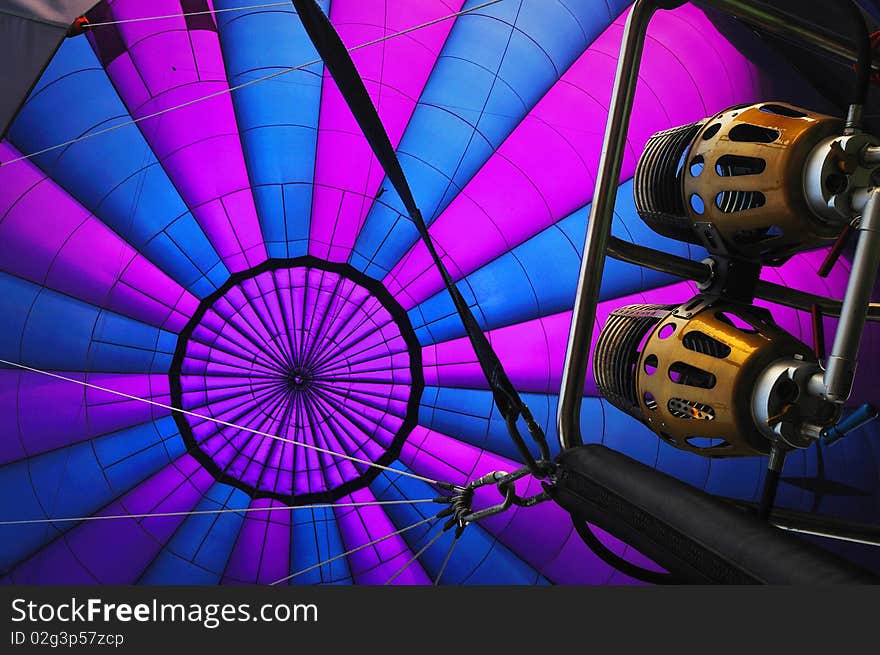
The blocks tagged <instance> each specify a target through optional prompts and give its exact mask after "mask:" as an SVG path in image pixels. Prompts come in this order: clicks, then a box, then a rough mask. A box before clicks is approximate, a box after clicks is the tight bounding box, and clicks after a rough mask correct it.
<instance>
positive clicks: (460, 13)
mask: <svg viewBox="0 0 880 655" xmlns="http://www.w3.org/2000/svg"><path fill="white" fill-rule="evenodd" d="M503 1H504V0H490V1H489V2H485V3H483V4H481V5H477V6H475V7H471V8H470V9H463V10H462V11H458V12H455V13H453V14H448V15H446V16H441V17H440V18H435V19H433V20H430V21H428V22H426V23H421V24H420V25H415V26H413V27H409V28H407V29H404V30H400V31H399V32H393V33H391V34H387V35H385V36H383V37H380V38H378V39H373V40H372V41H367V42H365V43H361V44H360V45H356V46H354V47H352V48H350V49H349V50H348V52H349V53H352V52H356V51H358V50H362V49H363V48H368V47H370V46H373V45H376V44H379V43H382V42H384V41H388V40H389V39H393V38H396V37H399V36H404V35H406V34H410V33H412V32H415V31H417V30H420V29H424V28H426V27H431V26H432V25H436V24H437V23H442V22H443V21H446V20H450V19H452V18H457V17H459V16H464V15H465V14H470V13H473V12H475V11H479V10H480V9H485V8H486V7H490V6H491V5H495V4H498V3H499V2H503ZM320 63H321V59H313V60H312V61H309V62H306V63H304V64H299V65H298V66H293V67H291V68H283V69H281V70H279V71H275V72H274V73H270V74H268V75H264V76H262V77H257V78H255V79H253V80H249V81H247V82H242V83H241V84H238V85H236V86H231V87H228V88H225V89H221V90H220V91H215V92H214V93H209V94H208V95H205V96H201V97H199V98H194V99H192V100H188V101H187V102H183V103H180V104H179V105H174V106H173V107H167V108H165V109H161V110H159V111H155V112H152V113H150V114H147V115H146V116H141V117H140V118H133V119H131V120H129V121H123V122H122V123H117V124H116V125H111V126H110V127H106V128H103V129H100V130H97V131H95V132H89V133H87V134H84V135H82V136H79V137H76V138H74V139H69V140H68V141H64V142H62V143H59V144H57V145H54V146H49V147H47V148H43V149H41V150H37V151H36V152H31V153H29V154H26V155H22V156H20V157H15V158H14V159H10V160H9V161H6V162H0V167H2V166H9V165H10V164H15V163H17V162H20V161H24V160H26V159H32V158H34V157H38V156H39V155H43V154H46V153H47V152H52V151H53V150H59V149H61V148H66V147H68V146H71V145H74V144H75V143H80V142H81V141H86V140H87V139H92V138H94V137H96V136H101V135H103V134H109V133H110V132H115V131H116V130H119V129H121V128H123V127H128V126H130V125H136V124H138V123H141V122H143V121H146V120H150V119H152V118H156V117H157V116H161V115H163V114H167V113H168V112H172V111H176V110H178V109H184V108H185V107H189V106H191V105H194V104H196V103H199V102H203V101H205V100H210V99H211V98H217V97H219V96H222V95H226V94H227V93H232V92H233V91H239V90H241V89H244V88H247V87H249V86H253V85H254V84H259V83H260V82H266V81H268V80H272V79H275V78H277V77H281V76H282V75H287V74H288V73H292V72H294V71H298V70H302V69H304V68H308V67H309V66H314V65H316V64H320Z"/></svg>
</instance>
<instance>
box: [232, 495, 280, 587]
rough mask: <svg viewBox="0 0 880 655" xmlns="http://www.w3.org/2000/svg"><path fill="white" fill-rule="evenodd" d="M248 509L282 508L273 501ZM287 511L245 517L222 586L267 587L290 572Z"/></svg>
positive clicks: (262, 500) (261, 502)
mask: <svg viewBox="0 0 880 655" xmlns="http://www.w3.org/2000/svg"><path fill="white" fill-rule="evenodd" d="M249 507H250V508H262V507H283V505H282V503H279V502H278V501H277V500H268V499H265V498H264V499H259V500H254V501H253V502H251V504H250V505H249ZM290 514H291V511H290V510H282V509H279V510H274V511H272V512H251V513H249V514H246V515H245V519H244V522H243V523H242V525H241V530H240V531H239V533H238V539H237V540H236V542H235V547H234V548H233V550H232V554H231V555H230V556H229V562H228V563H227V564H226V572H225V573H224V575H223V584H271V583H272V582H275V581H276V580H280V579H281V578H284V577H286V576H288V575H289V572H290V523H291V517H290Z"/></svg>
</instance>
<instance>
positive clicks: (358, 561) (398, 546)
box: [333, 428, 432, 585]
mask: <svg viewBox="0 0 880 655" xmlns="http://www.w3.org/2000/svg"><path fill="white" fill-rule="evenodd" d="M417 429H418V428H417ZM339 502H340V503H373V502H376V497H375V496H374V495H373V493H372V492H371V491H370V490H369V489H367V488H365V489H359V490H358V491H355V492H354V493H352V494H351V495H349V496H345V497H344V498H340V499H339ZM333 512H334V514H335V515H336V522H337V525H338V526H339V532H340V534H341V535H342V543H343V544H344V545H345V549H346V550H351V549H354V548H358V547H359V546H363V545H365V544H367V543H370V542H371V541H375V540H376V539H381V538H382V537H384V536H386V535H390V534H392V533H395V532H397V531H398V530H399V529H400V528H398V527H396V526H395V525H394V523H393V522H392V521H391V519H390V518H389V517H388V515H387V514H386V513H385V510H384V509H382V507H380V506H376V505H373V506H369V507H341V506H339V507H334V508H333ZM401 527H406V526H401ZM412 556H413V552H412V551H411V550H410V548H409V546H408V545H407V543H406V541H404V539H403V537H402V536H400V535H395V536H393V537H389V538H388V539H384V540H383V541H380V542H378V543H375V544H373V545H371V546H367V547H366V548H361V549H360V550H358V551H357V552H355V553H351V554H350V555H349V556H348V564H349V567H350V568H351V573H352V575H353V576H354V581H355V583H356V584H367V585H381V584H385V583H386V582H388V580H389V579H390V578H391V576H393V575H394V574H395V573H397V572H398V571H399V570H400V569H402V568H403V567H404V565H406V564H407V562H409V561H410V560H411V559H412ZM431 583H432V580H431V579H430V578H429V577H428V574H427V573H425V569H424V568H422V565H421V564H420V563H419V562H418V561H415V562H412V563H411V564H409V565H408V566H407V567H406V569H405V570H404V571H403V573H401V574H400V575H399V576H397V578H395V579H394V581H393V582H392V584H396V585H416V584H419V585H422V584H431Z"/></svg>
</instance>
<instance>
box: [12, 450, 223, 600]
mask: <svg viewBox="0 0 880 655" xmlns="http://www.w3.org/2000/svg"><path fill="white" fill-rule="evenodd" d="M212 483H213V479H212V478H211V476H210V474H209V473H208V472H207V471H205V470H204V469H203V468H202V467H201V466H200V465H199V464H198V462H196V461H195V460H194V459H193V458H192V457H190V456H189V455H184V456H183V457H181V458H180V459H178V460H177V461H175V462H174V463H172V464H170V465H168V466H166V467H165V468H163V469H162V470H161V471H159V472H158V473H156V474H155V475H153V476H152V477H150V478H148V479H147V480H145V481H144V482H142V483H141V484H140V485H138V486H137V487H135V488H134V489H133V490H132V491H130V492H128V493H127V494H125V495H124V496H122V497H121V498H120V499H119V500H118V501H116V502H114V503H111V504H110V505H108V506H106V507H105V508H104V509H102V510H101V511H100V512H98V514H97V515H98V516H117V515H125V514H143V513H160V512H187V511H190V510H192V509H193V508H194V507H195V506H196V504H197V503H198V501H199V499H200V498H201V497H202V496H203V495H204V494H205V493H206V492H207V490H208V489H209V488H210V487H211V484H212ZM184 519H185V517H184V516H174V517H156V518H146V519H110V520H106V521H89V522H85V523H82V524H80V525H78V526H77V527H75V528H73V529H72V530H71V531H70V532H68V533H66V534H64V535H62V536H60V537H58V538H57V539H56V540H55V541H53V542H52V543H50V544H49V545H48V546H46V547H45V548H44V549H42V550H40V551H38V552H37V553H36V554H35V555H33V556H32V557H31V558H29V559H27V560H25V561H24V562H22V563H21V564H20V565H19V566H17V567H16V568H15V569H13V571H12V572H11V573H10V578H11V579H12V581H13V582H14V583H15V584H105V585H107V584H120V585H121V584H134V583H135V582H136V581H137V579H138V578H139V577H140V574H141V573H142V572H143V571H144V570H145V569H146V568H147V566H149V564H150V562H151V561H152V560H153V558H154V557H155V556H156V555H157V554H158V553H159V550H160V549H161V548H162V544H163V543H164V542H165V541H167V540H168V539H169V538H170V537H171V535H172V534H173V533H174V531H175V530H176V529H177V528H178V526H179V525H180V524H181V523H182V522H183V520H184Z"/></svg>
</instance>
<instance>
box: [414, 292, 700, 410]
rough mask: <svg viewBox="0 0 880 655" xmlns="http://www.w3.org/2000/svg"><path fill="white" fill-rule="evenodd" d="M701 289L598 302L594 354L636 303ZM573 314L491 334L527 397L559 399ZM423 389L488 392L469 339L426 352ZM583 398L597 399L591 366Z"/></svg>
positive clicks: (684, 296)
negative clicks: (611, 325)
mask: <svg viewBox="0 0 880 655" xmlns="http://www.w3.org/2000/svg"><path fill="white" fill-rule="evenodd" d="M696 292H697V290H696V287H694V286H693V285H692V284H691V283H689V282H682V283H677V284H674V285H671V286H668V287H662V288H660V289H653V290H650V291H645V292H642V293H638V294H634V295H632V296H625V297H623V298H614V299H612V300H607V301H605V302H602V303H599V307H598V310H597V318H596V329H595V330H594V332H593V343H592V346H591V352H593V350H594V349H595V346H596V341H597V339H598V338H599V332H600V329H601V326H603V325H604V324H605V321H606V320H607V318H608V315H609V314H610V313H611V312H612V311H614V310H615V309H617V308H619V307H621V306H623V305H630V304H636V303H677V302H682V303H683V302H686V301H687V300H689V299H690V298H692V297H693V296H694V295H695V294H696ZM570 325H571V312H562V313H560V314H553V315H551V316H544V317H541V318H537V319H534V320H532V321H526V322H524V323H518V324H516V325H510V326H507V327H503V328H499V329H497V330H492V331H490V332H487V336H488V337H489V341H490V342H491V343H492V347H493V348H494V349H495V351H496V352H497V353H498V357H499V358H500V359H501V363H502V364H504V368H505V370H506V371H507V373H508V375H509V376H510V379H511V381H512V382H513V384H514V386H516V388H517V389H519V390H520V391H524V392H534V393H549V394H554V395H555V394H557V393H558V392H559V385H560V383H561V380H562V364H563V362H564V360H565V349H566V347H567V344H568V331H569V327H570ZM422 358H423V362H424V367H425V384H426V385H428V386H439V387H452V388H456V387H464V388H477V389H486V388H488V385H487V383H486V378H485V376H484V375H483V373H482V371H481V369H480V366H479V363H478V362H477V359H476V355H475V354H474V351H473V348H472V347H471V345H470V341H468V339H467V338H466V337H462V338H459V339H453V340H452V341H445V342H443V343H439V344H433V345H429V346H425V347H424V348H422ZM584 390H585V393H587V394H588V395H591V396H597V395H598V393H597V391H596V386H595V383H594V382H593V376H592V366H591V369H590V371H589V372H588V375H587V384H586V386H585V388H584Z"/></svg>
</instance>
